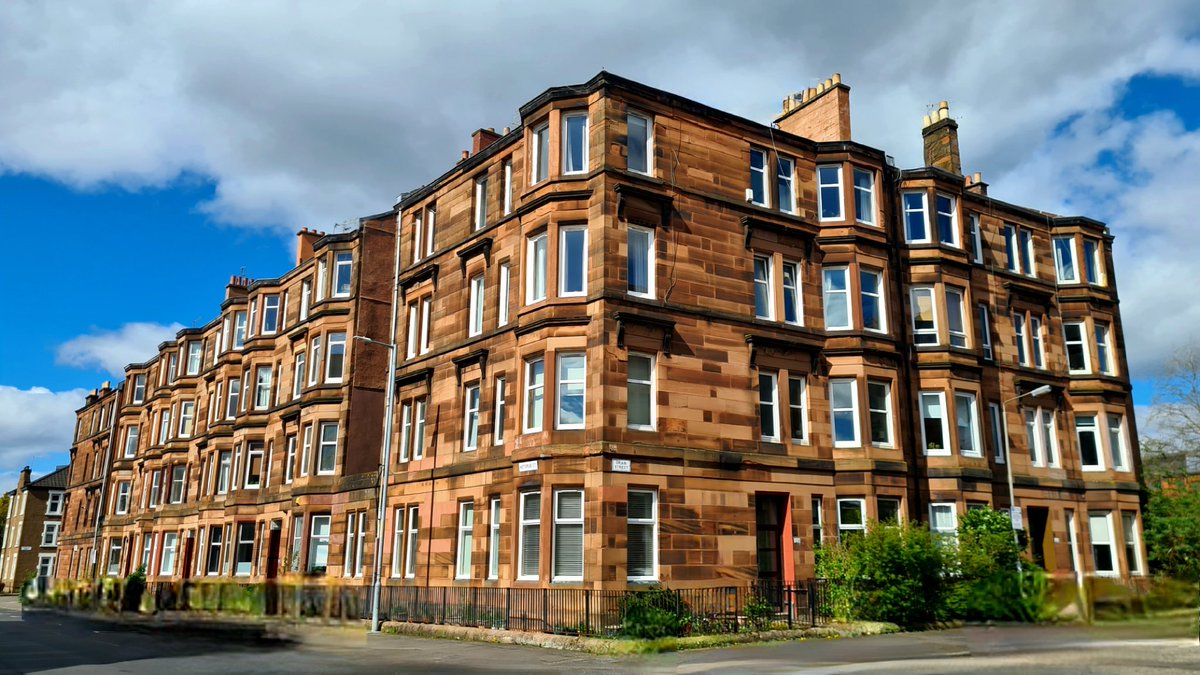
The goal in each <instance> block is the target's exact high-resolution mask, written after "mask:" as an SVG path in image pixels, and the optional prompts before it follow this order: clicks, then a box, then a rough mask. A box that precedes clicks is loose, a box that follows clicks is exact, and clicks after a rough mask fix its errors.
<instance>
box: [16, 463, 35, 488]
mask: <svg viewBox="0 0 1200 675" xmlns="http://www.w3.org/2000/svg"><path fill="white" fill-rule="evenodd" d="M32 473H33V472H32V471H30V470H29V467H25V468H24V469H21V477H20V478H18V479H17V489H18V490H24V489H25V486H26V485H29V477H30V475H31V474H32Z"/></svg>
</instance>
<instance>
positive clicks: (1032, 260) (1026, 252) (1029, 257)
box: [1017, 227, 1037, 277]
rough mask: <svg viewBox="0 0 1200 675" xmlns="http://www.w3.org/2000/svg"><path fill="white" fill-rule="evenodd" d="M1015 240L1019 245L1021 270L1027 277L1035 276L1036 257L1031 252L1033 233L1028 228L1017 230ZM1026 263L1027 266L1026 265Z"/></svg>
mask: <svg viewBox="0 0 1200 675" xmlns="http://www.w3.org/2000/svg"><path fill="white" fill-rule="evenodd" d="M1017 240H1018V241H1019V242H1020V245H1021V251H1020V255H1021V268H1022V271H1023V272H1024V273H1025V276H1027V277H1036V276H1037V257H1036V256H1035V255H1034V250H1033V231H1032V230H1029V229H1028V228H1024V227H1022V228H1018V229H1017ZM1026 263H1028V264H1026Z"/></svg>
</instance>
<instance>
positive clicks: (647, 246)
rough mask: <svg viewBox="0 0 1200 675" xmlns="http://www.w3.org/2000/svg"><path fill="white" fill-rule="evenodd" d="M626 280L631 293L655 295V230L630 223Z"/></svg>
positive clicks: (646, 296)
mask: <svg viewBox="0 0 1200 675" xmlns="http://www.w3.org/2000/svg"><path fill="white" fill-rule="evenodd" d="M627 243H628V252H627V255H628V258H627V261H626V272H627V274H626V282H627V283H628V290H629V294H630V295H636V296H638V297H641V298H653V297H654V231H653V230H651V229H648V228H645V227H637V226H635V225H630V226H629V230H628V233H627Z"/></svg>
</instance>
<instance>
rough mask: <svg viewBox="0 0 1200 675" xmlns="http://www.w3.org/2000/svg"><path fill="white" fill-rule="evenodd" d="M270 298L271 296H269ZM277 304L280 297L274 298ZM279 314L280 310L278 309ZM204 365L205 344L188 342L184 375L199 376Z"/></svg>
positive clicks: (195, 341)
mask: <svg viewBox="0 0 1200 675" xmlns="http://www.w3.org/2000/svg"><path fill="white" fill-rule="evenodd" d="M269 297H270V296H269ZM273 297H274V298H275V300H276V302H278V301H279V296H278V295H276V296H273ZM276 312H278V308H277V309H276ZM203 365H204V343H203V342H201V341H199V340H188V343H187V363H186V365H185V366H184V373H185V374H187V375H189V376H190V375H199V374H200V368H201V367H202V366H203Z"/></svg>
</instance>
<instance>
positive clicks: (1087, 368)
mask: <svg viewBox="0 0 1200 675" xmlns="http://www.w3.org/2000/svg"><path fill="white" fill-rule="evenodd" d="M1068 327H1075V328H1078V330H1079V338H1078V339H1077V340H1072V339H1071V337H1070V335H1069V334H1068V332H1067V329H1068ZM1086 336H1087V323H1086V322H1084V321H1064V322H1063V351H1064V352H1066V357H1067V372H1068V373H1070V374H1072V375H1087V374H1089V373H1091V372H1092V359H1091V355H1090V354H1089V353H1088V351H1089V350H1088V343H1087V337H1086ZM1072 345H1076V346H1078V347H1079V352H1080V353H1081V354H1083V368H1072V367H1071V346H1072Z"/></svg>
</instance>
